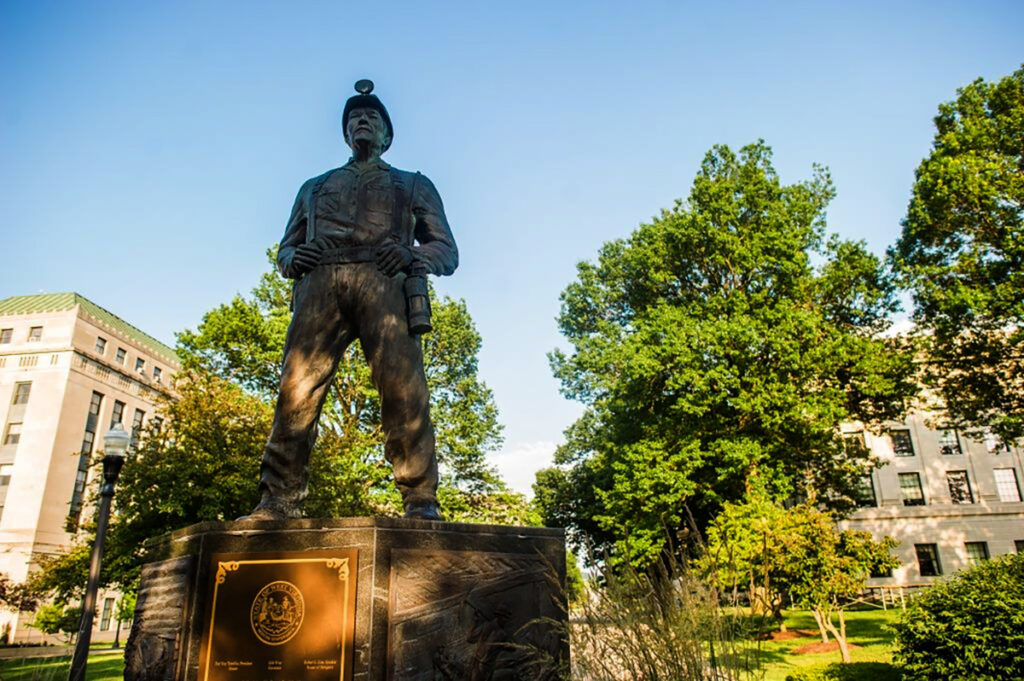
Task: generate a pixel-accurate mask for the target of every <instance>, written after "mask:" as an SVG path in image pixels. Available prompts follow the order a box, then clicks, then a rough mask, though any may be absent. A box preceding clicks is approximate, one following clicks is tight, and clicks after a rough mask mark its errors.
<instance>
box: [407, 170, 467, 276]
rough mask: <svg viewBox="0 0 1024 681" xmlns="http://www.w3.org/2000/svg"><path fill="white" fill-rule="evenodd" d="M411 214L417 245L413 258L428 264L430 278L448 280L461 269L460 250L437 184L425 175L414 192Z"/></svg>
mask: <svg viewBox="0 0 1024 681" xmlns="http://www.w3.org/2000/svg"><path fill="white" fill-rule="evenodd" d="M412 214H413V219H414V220H415V226H414V229H413V235H414V236H415V237H416V242H417V244H418V245H417V246H415V247H414V248H413V257H414V258H415V259H416V260H417V261H419V262H422V263H424V264H426V266H427V271H428V272H430V273H431V274H436V275H440V276H446V275H449V274H451V273H452V272H454V271H455V268H456V267H458V266H459V249H458V247H457V246H456V245H455V237H454V236H452V230H451V227H449V226H448V218H447V217H445V214H444V204H442V203H441V196H440V195H439V194H438V193H437V189H435V188H434V183H433V182H431V181H430V180H428V179H427V178H426V177H424V176H422V175H421V176H420V177H418V178H417V180H416V183H415V189H414V190H413V200H412Z"/></svg>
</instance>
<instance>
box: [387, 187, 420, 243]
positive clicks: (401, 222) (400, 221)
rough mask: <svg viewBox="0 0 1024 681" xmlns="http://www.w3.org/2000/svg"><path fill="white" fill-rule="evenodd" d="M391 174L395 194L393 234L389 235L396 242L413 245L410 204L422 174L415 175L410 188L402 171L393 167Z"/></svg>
mask: <svg viewBox="0 0 1024 681" xmlns="http://www.w3.org/2000/svg"><path fill="white" fill-rule="evenodd" d="M389 174H390V175H391V189H392V191H393V192H394V195H395V199H394V201H393V205H392V206H391V234H390V235H389V236H390V237H391V239H392V240H394V241H395V242H396V243H400V244H402V245H405V246H411V245H412V233H411V232H412V230H410V229H408V227H409V222H410V220H409V206H410V205H411V203H412V197H413V192H414V191H416V180H417V179H419V176H420V174H419V173H416V174H415V175H413V177H412V186H410V187H409V188H408V190H406V186H405V179H404V178H403V177H402V173H401V172H400V171H398V170H396V169H395V168H391V170H390V172H389Z"/></svg>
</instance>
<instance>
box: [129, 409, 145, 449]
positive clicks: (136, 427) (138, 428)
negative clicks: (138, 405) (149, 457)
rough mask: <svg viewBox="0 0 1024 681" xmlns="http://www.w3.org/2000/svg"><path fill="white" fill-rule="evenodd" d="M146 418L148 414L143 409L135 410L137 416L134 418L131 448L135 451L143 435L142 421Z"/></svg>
mask: <svg viewBox="0 0 1024 681" xmlns="http://www.w3.org/2000/svg"><path fill="white" fill-rule="evenodd" d="M144 418H146V412H144V411H142V410H141V409H136V410H135V416H134V417H133V418H132V441H131V445H130V446H131V448H132V449H135V445H136V444H138V442H139V435H141V434H142V420H143V419H144Z"/></svg>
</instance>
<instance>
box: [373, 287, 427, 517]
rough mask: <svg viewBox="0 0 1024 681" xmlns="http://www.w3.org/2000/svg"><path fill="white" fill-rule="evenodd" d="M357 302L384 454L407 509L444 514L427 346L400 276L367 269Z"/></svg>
mask: <svg viewBox="0 0 1024 681" xmlns="http://www.w3.org/2000/svg"><path fill="white" fill-rule="evenodd" d="M365 277H366V278H365V281H364V286H363V289H362V290H363V295H362V296H361V297H360V301H359V306H358V311H359V312H358V319H359V339H360V342H361V344H362V346H363V352H364V353H365V354H366V361H367V363H368V364H369V365H370V372H371V375H372V377H373V382H374V385H375V386H376V387H377V391H378V392H379V393H380V408H381V425H382V427H383V429H384V434H385V438H386V440H385V443H384V456H385V457H387V459H388V461H390V462H391V466H392V470H393V471H394V475H395V483H396V484H397V485H398V489H399V491H400V492H401V493H402V501H403V503H404V504H405V509H406V513H407V515H408V516H412V517H422V518H438V519H439V518H440V516H439V514H438V509H437V457H436V455H435V452H434V427H433V425H431V422H430V394H429V393H428V392H427V381H426V376H425V375H424V373H423V350H422V348H421V346H420V339H419V337H418V336H410V335H409V329H408V324H407V322H406V311H405V294H404V293H403V292H402V281H403V278H402V277H401V276H399V277H395V278H394V279H388V278H387V277H385V276H384V275H382V274H380V273H378V272H376V271H369V270H367V271H366V275H365Z"/></svg>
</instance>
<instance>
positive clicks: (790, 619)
mask: <svg viewBox="0 0 1024 681" xmlns="http://www.w3.org/2000/svg"><path fill="white" fill-rule="evenodd" d="M898 615H899V611H898V610H889V611H882V610H873V609H872V610H858V611H852V612H848V613H846V631H847V635H848V638H849V642H850V643H851V644H852V646H851V650H850V656H851V657H852V658H853V661H854V662H891V661H892V634H891V633H889V631H888V630H887V629H886V625H888V624H889V623H890V622H892V621H894V620H895V619H896V617H898ZM786 626H787V627H788V628H789V630H790V631H794V632H797V631H799V632H803V633H806V634H807V636H800V637H797V638H790V639H786V640H782V641H760V642H759V647H760V654H759V655H758V658H759V659H760V662H761V671H763V672H764V681H784V680H785V678H786V675H787V674H791V673H792V672H794V671H797V670H798V669H800V668H802V667H809V666H813V665H821V664H828V663H830V662H839V661H840V660H841V658H840V656H839V651H838V649H836V650H835V651H831V652H825V653H796V652H794V650H795V649H796V648H800V647H802V646H806V645H808V644H813V643H817V642H819V641H820V640H821V639H820V637H819V635H818V627H817V625H816V624H815V623H814V618H813V617H812V616H811V614H810V613H809V612H804V611H792V612H788V613H787V614H786ZM109 645H110V644H109V643H103V644H94V646H96V647H99V646H109ZM853 646H856V647H853ZM123 655H124V649H120V650H111V651H110V652H109V653H107V652H103V653H93V654H92V655H90V656H89V668H88V671H87V677H88V679H89V681H121V679H122V677H123V670H124V657H123ZM70 664H71V658H70V657H52V658H24V659H15V660H0V681H64V679H67V676H68V668H69V666H70ZM865 671H866V670H865ZM875 678H879V677H875ZM879 681H881V679H880V678H879Z"/></svg>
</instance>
